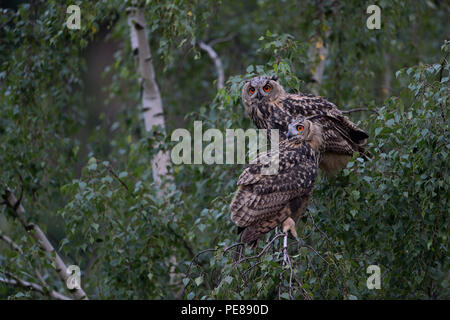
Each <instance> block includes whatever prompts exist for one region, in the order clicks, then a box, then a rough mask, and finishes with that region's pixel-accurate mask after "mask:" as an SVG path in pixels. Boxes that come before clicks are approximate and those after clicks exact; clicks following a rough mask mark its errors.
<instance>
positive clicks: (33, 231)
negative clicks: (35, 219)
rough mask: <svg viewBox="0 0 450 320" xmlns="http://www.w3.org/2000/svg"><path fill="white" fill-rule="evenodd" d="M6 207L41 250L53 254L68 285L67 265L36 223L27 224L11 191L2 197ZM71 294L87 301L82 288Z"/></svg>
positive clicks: (21, 207)
mask: <svg viewBox="0 0 450 320" xmlns="http://www.w3.org/2000/svg"><path fill="white" fill-rule="evenodd" d="M2 197H3V199H4V201H5V203H6V205H7V206H8V207H9V208H11V209H12V213H13V215H14V216H15V217H16V218H17V220H19V222H20V223H21V224H22V226H23V227H24V228H25V230H26V231H27V233H28V234H29V235H31V236H32V237H33V238H34V239H35V240H36V241H37V242H38V243H39V245H40V247H41V249H42V250H43V251H44V252H47V253H50V254H53V255H54V256H55V261H54V262H55V265H56V272H57V273H58V275H59V277H60V279H61V280H62V281H63V283H64V284H66V283H67V280H69V276H70V274H69V272H68V270H67V267H66V264H65V263H64V261H63V260H62V259H61V257H60V256H59V254H58V253H57V252H56V250H55V248H54V247H53V246H52V244H51V243H50V241H49V240H48V238H47V236H46V235H45V234H44V232H43V231H42V230H41V228H40V227H39V226H38V225H36V224H34V223H27V222H26V220H25V217H24V215H25V209H24V207H23V206H22V204H21V203H20V202H18V200H17V198H16V196H15V195H14V193H13V192H12V191H11V190H10V189H8V188H7V189H6V190H5V194H4V195H3V196H2ZM70 292H71V293H72V294H73V295H74V296H75V297H76V298H77V299H85V300H87V299H88V298H87V295H86V293H85V292H84V291H83V289H82V288H81V287H80V288H74V289H72V290H70Z"/></svg>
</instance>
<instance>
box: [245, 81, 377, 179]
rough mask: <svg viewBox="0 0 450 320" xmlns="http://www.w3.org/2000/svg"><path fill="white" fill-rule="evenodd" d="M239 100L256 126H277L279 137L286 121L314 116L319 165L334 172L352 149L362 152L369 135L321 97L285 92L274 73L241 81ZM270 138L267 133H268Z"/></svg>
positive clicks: (349, 155)
mask: <svg viewBox="0 0 450 320" xmlns="http://www.w3.org/2000/svg"><path fill="white" fill-rule="evenodd" d="M241 97H242V101H243V103H244V106H245V109H246V111H247V113H248V115H249V116H250V118H251V119H252V121H253V123H254V124H255V125H256V127H257V128H259V129H278V130H279V137H280V140H283V139H285V138H286V133H287V132H288V126H289V124H290V123H291V122H292V121H294V120H295V119H296V118H298V117H299V116H303V117H311V116H320V117H316V118H314V120H312V121H315V122H318V123H319V124H320V125H321V126H322V128H323V132H324V134H323V135H324V140H325V142H324V150H323V154H322V157H321V162H320V168H321V169H322V170H323V171H324V172H325V173H327V175H334V174H336V173H337V172H339V171H340V170H341V169H343V168H345V166H346V165H347V162H348V161H349V159H350V158H351V157H352V155H353V153H354V152H359V153H360V154H361V155H362V156H363V157H366V156H365V150H364V145H365V144H366V141H367V138H368V137H369V136H368V135H367V133H365V132H364V131H363V130H362V129H361V128H359V127H358V126H357V125H356V124H354V123H353V122H352V121H350V120H349V119H348V118H347V117H346V116H344V115H343V113H342V112H341V111H340V110H339V109H338V108H337V107H336V106H335V105H334V104H333V103H331V102H329V101H328V100H326V99H325V98H322V97H319V96H314V95H310V94H303V93H295V94H292V93H287V92H286V91H285V90H284V88H283V86H282V85H281V84H280V83H279V82H278V78H277V77H274V76H273V77H268V76H259V77H255V78H252V79H250V80H248V81H246V82H245V84H244V86H243V88H242V94H241ZM268 139H269V141H270V134H269V133H268Z"/></svg>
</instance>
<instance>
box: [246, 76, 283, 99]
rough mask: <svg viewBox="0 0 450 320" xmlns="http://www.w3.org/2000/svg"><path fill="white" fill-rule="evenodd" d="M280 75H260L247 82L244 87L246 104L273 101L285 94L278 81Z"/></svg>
mask: <svg viewBox="0 0 450 320" xmlns="http://www.w3.org/2000/svg"><path fill="white" fill-rule="evenodd" d="M277 80H278V77H276V76H272V77H268V76H259V77H255V78H252V79H250V80H248V81H246V82H245V84H244V87H243V88H242V94H241V97H242V100H243V102H244V104H245V105H248V106H256V105H258V104H260V103H262V102H268V103H270V102H273V101H275V100H276V99H278V98H279V97H280V96H282V95H284V94H285V91H284V89H283V87H282V86H281V85H280V84H279V83H278V81H277Z"/></svg>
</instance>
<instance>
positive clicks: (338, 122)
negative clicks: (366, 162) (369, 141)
mask: <svg viewBox="0 0 450 320" xmlns="http://www.w3.org/2000/svg"><path fill="white" fill-rule="evenodd" d="M307 119H308V120H311V121H314V122H316V123H319V124H320V125H321V126H322V130H323V137H324V141H325V147H324V149H325V151H328V152H335V153H338V154H346V155H349V156H351V155H353V152H355V151H358V152H359V153H361V154H362V156H363V157H366V154H365V149H364V147H363V144H358V143H356V142H355V138H354V137H352V136H351V133H352V132H353V131H352V130H353V126H354V124H353V123H352V122H350V121H349V120H348V119H347V118H346V117H345V116H342V117H341V116H339V114H336V115H335V116H334V115H329V114H326V115H317V116H312V117H308V118H307ZM346 120H347V121H346Z"/></svg>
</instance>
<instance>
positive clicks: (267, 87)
mask: <svg viewBox="0 0 450 320" xmlns="http://www.w3.org/2000/svg"><path fill="white" fill-rule="evenodd" d="M263 90H264V92H269V91H270V90H272V87H271V86H269V85H268V84H266V85H265V86H264V87H263Z"/></svg>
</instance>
